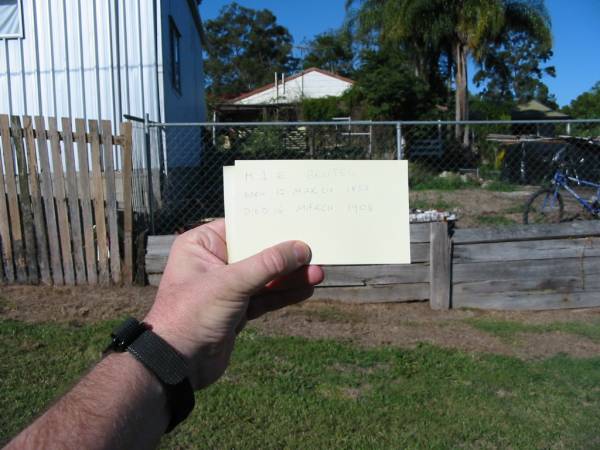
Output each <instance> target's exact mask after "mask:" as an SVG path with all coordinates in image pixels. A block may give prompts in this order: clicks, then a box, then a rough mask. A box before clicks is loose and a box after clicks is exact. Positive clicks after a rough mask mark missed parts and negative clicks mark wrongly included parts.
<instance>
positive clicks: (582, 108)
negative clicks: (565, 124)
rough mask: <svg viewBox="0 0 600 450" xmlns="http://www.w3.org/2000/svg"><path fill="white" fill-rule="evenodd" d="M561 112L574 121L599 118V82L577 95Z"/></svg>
mask: <svg viewBox="0 0 600 450" xmlns="http://www.w3.org/2000/svg"><path fill="white" fill-rule="evenodd" d="M563 110H564V112H565V113H567V114H569V115H570V116H571V117H573V118H574V119H598V118H600V81H598V82H597V83H596V84H595V85H594V86H593V87H592V88H591V89H590V90H589V91H587V92H584V93H583V94H581V95H579V96H578V97H577V98H576V99H574V100H573V101H572V102H571V103H570V104H569V106H566V107H564V108H563Z"/></svg>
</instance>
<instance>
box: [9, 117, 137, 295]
mask: <svg viewBox="0 0 600 450" xmlns="http://www.w3.org/2000/svg"><path fill="white" fill-rule="evenodd" d="M74 122H75V127H74V129H73V123H72V121H71V119H67V118H63V119H62V120H61V122H60V130H59V122H58V120H57V119H56V118H54V117H50V118H48V121H47V123H46V121H45V119H44V118H43V117H35V118H32V117H30V116H23V117H22V120H21V118H20V117H16V116H13V117H9V116H8V115H4V114H2V115H0V136H1V139H0V144H1V148H2V152H1V155H0V163H2V164H0V249H1V256H2V257H1V258H0V282H2V283H6V282H8V283H15V282H16V283H29V284H37V283H40V282H41V283H43V284H48V285H50V284H54V285H62V284H67V285H74V284H100V285H108V284H110V283H114V284H119V283H127V284H128V283H131V281H132V265H133V248H132V240H133V239H132V234H133V215H132V214H133V213H132V207H131V203H132V201H131V198H132V162H131V161H132V155H131V151H132V140H131V124H129V123H123V124H121V127H120V135H113V131H112V124H111V122H110V121H105V120H103V121H97V120H89V121H88V122H87V123H86V121H85V120H83V119H75V121H74Z"/></svg>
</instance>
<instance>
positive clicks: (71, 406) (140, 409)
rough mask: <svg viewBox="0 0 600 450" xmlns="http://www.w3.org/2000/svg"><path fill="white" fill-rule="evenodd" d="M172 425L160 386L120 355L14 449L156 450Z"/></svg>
mask: <svg viewBox="0 0 600 450" xmlns="http://www.w3.org/2000/svg"><path fill="white" fill-rule="evenodd" d="M168 422H169V416H168V409H167V400H166V396H165V393H164V391H163V388H162V385H161V384H160V382H159V381H158V380H157V379H156V377H155V376H154V375H152V373H150V372H149V371H148V370H147V369H146V368H145V367H144V366H143V365H142V364H141V363H140V362H138V361H137V360H136V359H135V358H134V357H133V356H132V355H130V354H129V353H114V354H111V355H109V356H107V357H106V358H104V359H103V360H102V361H101V362H100V363H98V365H97V366H96V367H95V368H94V369H93V370H92V371H91V372H90V373H89V374H88V375H86V376H85V377H84V378H83V379H82V380H81V381H80V382H79V383H78V384H77V385H76V386H75V387H74V388H73V389H72V390H71V391H69V392H68V393H67V394H65V395H64V396H63V397H62V398H61V399H60V400H59V401H58V402H57V403H56V404H54V405H53V406H52V407H51V408H50V409H49V410H48V411H46V412H45V413H44V414H43V415H42V416H41V417H39V418H38V419H37V420H36V421H35V422H34V423H33V424H31V425H30V426H29V427H28V428H26V429H25V430H24V431H23V432H21V434H19V435H18V436H17V437H16V438H15V439H14V440H13V441H12V442H11V443H10V444H9V446H8V448H10V449H12V448H32V449H34V448H35V449H37V448H44V449H54V448H56V449H58V448H60V449H81V448H86V449H105V448H111V449H118V448H123V449H134V448H150V447H155V446H156V444H157V443H158V441H159V439H160V437H161V436H162V434H163V433H164V431H165V429H166V427H167V425H168Z"/></svg>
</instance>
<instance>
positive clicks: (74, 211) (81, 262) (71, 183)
mask: <svg viewBox="0 0 600 450" xmlns="http://www.w3.org/2000/svg"><path fill="white" fill-rule="evenodd" d="M62 137H63V143H64V144H63V145H64V155H65V164H66V167H67V176H66V190H67V198H68V200H69V202H68V203H69V217H70V218H71V220H70V223H71V239H72V242H73V247H72V251H73V263H74V266H75V282H76V283H77V284H85V283H86V276H85V258H84V254H83V237H82V231H81V214H80V213H79V193H78V192H77V168H76V165H75V149H74V148H73V130H72V129H71V119H69V118H66V117H63V119H62Z"/></svg>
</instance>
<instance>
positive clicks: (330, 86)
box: [230, 67, 354, 105]
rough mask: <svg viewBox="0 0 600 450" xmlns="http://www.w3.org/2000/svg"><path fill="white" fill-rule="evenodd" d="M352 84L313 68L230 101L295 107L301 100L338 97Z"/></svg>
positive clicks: (333, 74)
mask: <svg viewBox="0 0 600 450" xmlns="http://www.w3.org/2000/svg"><path fill="white" fill-rule="evenodd" d="M353 84H354V81H352V80H351V79H349V78H346V77H342V76H340V75H337V74H335V73H333V72H329V71H327V70H322V69H317V68H316V67H312V68H310V69H307V70H304V71H302V72H300V73H297V74H295V75H292V76H290V77H287V78H286V77H285V76H284V75H282V76H281V78H280V77H279V76H277V75H275V78H274V82H273V83H271V84H267V85H266V86H262V87H260V88H258V89H255V90H253V91H251V92H247V93H245V94H242V95H240V96H239V97H237V98H234V99H233V100H231V102H230V103H232V104H234V105H274V104H294V103H298V102H300V101H302V99H304V98H324V97H338V96H340V95H342V94H343V93H344V92H345V91H346V90H348V89H349V88H350V87H352V85H353Z"/></svg>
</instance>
